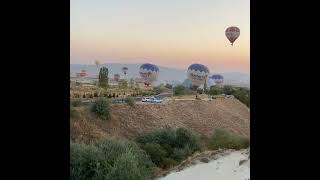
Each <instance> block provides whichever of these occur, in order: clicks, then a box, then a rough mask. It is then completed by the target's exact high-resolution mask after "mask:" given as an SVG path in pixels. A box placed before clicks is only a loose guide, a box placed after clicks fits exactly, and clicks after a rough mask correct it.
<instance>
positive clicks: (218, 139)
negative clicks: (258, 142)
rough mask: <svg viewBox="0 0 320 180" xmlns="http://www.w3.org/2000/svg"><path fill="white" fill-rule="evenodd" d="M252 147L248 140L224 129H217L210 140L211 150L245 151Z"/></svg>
mask: <svg viewBox="0 0 320 180" xmlns="http://www.w3.org/2000/svg"><path fill="white" fill-rule="evenodd" d="M249 145H250V140H249V139H248V138H245V137H242V136H239V135H236V134H233V133H230V132H228V131H226V130H223V129H216V130H215V131H214V133H213V135H212V137H211V139H210V140H209V148H211V149H219V148H221V149H236V150H239V149H243V148H247V147H249Z"/></svg>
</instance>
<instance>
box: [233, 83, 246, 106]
mask: <svg viewBox="0 0 320 180" xmlns="http://www.w3.org/2000/svg"><path fill="white" fill-rule="evenodd" d="M233 96H234V97H235V98H237V99H238V100H239V101H240V102H242V103H243V104H245V105H246V106H248V107H250V90H249V89H246V88H239V89H238V90H235V91H234V92H233Z"/></svg>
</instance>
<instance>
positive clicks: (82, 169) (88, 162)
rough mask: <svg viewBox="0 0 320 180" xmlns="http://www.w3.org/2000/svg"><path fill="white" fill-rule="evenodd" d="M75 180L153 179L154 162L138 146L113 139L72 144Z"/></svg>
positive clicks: (72, 172) (71, 165)
mask: <svg viewBox="0 0 320 180" xmlns="http://www.w3.org/2000/svg"><path fill="white" fill-rule="evenodd" d="M70 148H71V151H70V170H71V179H75V180H82V179H83V180H84V179H88V180H93V179H118V180H126V179H133V180H140V179H141V180H149V179H152V177H151V176H152V169H153V167H154V165H153V163H152V162H151V161H150V159H149V157H148V156H147V155H146V153H145V152H144V151H143V150H141V149H140V148H139V147H138V146H137V145H136V144H134V143H131V142H127V141H116V140H111V139H105V140H101V141H99V142H98V143H96V144H93V145H83V144H71V147H70Z"/></svg>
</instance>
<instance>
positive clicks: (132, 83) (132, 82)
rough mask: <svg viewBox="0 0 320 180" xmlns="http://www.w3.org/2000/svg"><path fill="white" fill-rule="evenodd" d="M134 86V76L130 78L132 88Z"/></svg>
mask: <svg viewBox="0 0 320 180" xmlns="http://www.w3.org/2000/svg"><path fill="white" fill-rule="evenodd" d="M133 87H134V80H133V78H131V79H130V88H133Z"/></svg>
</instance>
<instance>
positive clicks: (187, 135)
mask: <svg viewBox="0 0 320 180" xmlns="http://www.w3.org/2000/svg"><path fill="white" fill-rule="evenodd" d="M199 141H200V137H199V136H198V135H197V134H195V133H193V132H192V131H191V130H188V129H185V128H178V129H177V130H176V143H177V145H178V147H179V148H184V147H186V146H188V148H189V149H190V150H191V151H196V150H199V149H200V144H199Z"/></svg>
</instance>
